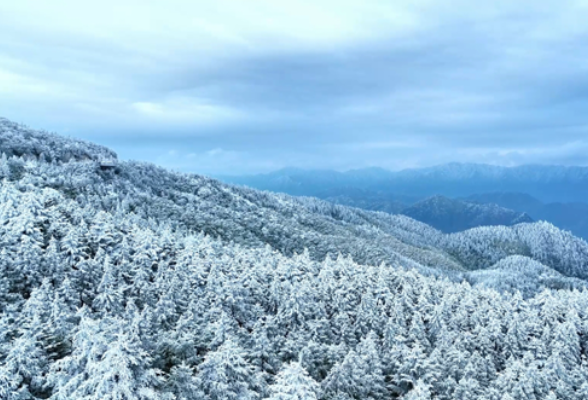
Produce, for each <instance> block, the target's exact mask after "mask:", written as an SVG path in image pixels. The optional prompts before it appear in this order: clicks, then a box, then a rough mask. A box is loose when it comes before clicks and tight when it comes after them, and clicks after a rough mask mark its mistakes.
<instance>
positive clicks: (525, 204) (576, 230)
mask: <svg viewBox="0 0 588 400" xmlns="http://www.w3.org/2000/svg"><path fill="white" fill-rule="evenodd" d="M466 200H468V201H472V202H476V203H479V204H488V203H493V204H498V205H500V206H502V207H507V208H510V209H513V210H516V211H519V212H525V213H529V214H531V215H533V216H534V217H535V218H536V219H541V220H545V221H549V222H551V223H553V224H554V225H556V226H558V227H559V228H561V229H565V230H569V231H571V232H572V233H573V234H574V235H576V236H579V237H582V238H584V239H586V238H588V203H586V202H585V200H584V202H572V203H566V202H563V203H562V202H555V203H547V204H545V203H543V202H541V201H539V200H538V199H536V198H534V197H532V196H530V195H528V194H524V193H516V192H514V193H504V192H493V193H480V194H476V195H472V196H468V197H467V198H466Z"/></svg>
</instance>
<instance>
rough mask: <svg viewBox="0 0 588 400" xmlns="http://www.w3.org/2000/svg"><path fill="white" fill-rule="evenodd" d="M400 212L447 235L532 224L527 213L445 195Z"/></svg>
mask: <svg viewBox="0 0 588 400" xmlns="http://www.w3.org/2000/svg"><path fill="white" fill-rule="evenodd" d="M401 213H402V214H404V215H407V216H409V217H411V218H414V219H416V220H418V221H421V222H424V223H426V224H429V225H431V226H433V227H435V228H437V229H439V230H441V231H443V232H448V233H451V232H459V231H465V230H467V229H470V228H475V227H478V226H491V225H506V226H509V225H516V224H519V223H523V222H532V221H533V220H532V219H531V217H529V215H527V214H526V213H520V212H516V211H513V210H509V209H507V208H504V207H500V206H498V205H496V204H476V203H470V202H466V201H463V200H456V199H449V198H447V197H444V196H434V197H430V198H428V199H425V200H422V201H419V202H417V203H415V204H413V205H412V206H410V207H407V208H404V209H403V210H402V211H401Z"/></svg>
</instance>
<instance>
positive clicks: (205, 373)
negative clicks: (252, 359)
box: [196, 339, 260, 400]
mask: <svg viewBox="0 0 588 400" xmlns="http://www.w3.org/2000/svg"><path fill="white" fill-rule="evenodd" d="M196 379H197V382H198V383H197V386H198V389H199V390H200V391H202V392H203V393H204V395H205V398H206V399H210V400H256V399H258V398H259V394H258V393H259V390H260V387H259V386H260V382H258V380H257V378H256V376H255V373H254V369H253V367H252V366H251V364H249V363H248V362H247V361H246V358H245V353H244V352H243V350H242V349H241V348H240V347H239V346H238V345H237V344H236V343H235V341H234V340H232V339H227V340H225V342H224V343H223V344H222V345H221V346H220V347H219V348H218V349H216V350H214V351H211V352H209V353H208V354H207V355H206V357H205V359H204V362H203V363H202V364H200V365H199V366H198V375H197V377H196Z"/></svg>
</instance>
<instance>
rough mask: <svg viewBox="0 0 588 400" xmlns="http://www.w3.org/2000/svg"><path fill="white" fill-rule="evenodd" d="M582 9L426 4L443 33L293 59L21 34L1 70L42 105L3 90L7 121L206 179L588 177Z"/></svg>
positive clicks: (251, 43)
mask: <svg viewBox="0 0 588 400" xmlns="http://www.w3.org/2000/svg"><path fill="white" fill-rule="evenodd" d="M497 4H498V3H497ZM571 4H572V3H567V2H564V3H557V4H556V3H555V2H550V3H549V4H547V5H546V4H541V5H536V4H535V3H534V2H529V3H527V2H524V3H521V4H520V5H513V4H512V3H508V2H505V3H504V4H502V7H504V10H503V11H499V12H498V11H495V10H493V9H492V8H491V7H490V8H488V7H487V8H483V7H482V8H480V9H475V8H471V6H468V5H467V4H466V3H460V2H456V3H455V4H454V5H453V8H452V9H451V10H441V12H440V10H438V9H436V8H435V7H432V6H430V5H427V4H425V5H424V6H423V7H424V9H423V10H422V13H423V15H425V14H426V15H427V17H428V16H429V15H433V14H434V15H435V16H436V18H434V19H433V20H432V22H431V20H430V18H429V19H427V18H423V21H424V22H423V26H420V27H419V29H415V30H409V31H407V32H405V33H403V34H397V33H394V32H387V31H386V30H382V31H374V32H376V33H377V35H372V36H370V37H369V38H368V39H366V38H362V39H361V40H350V39H349V38H346V40H347V42H346V41H343V42H337V43H336V44H335V43H333V45H332V46H328V45H322V46H315V45H313V44H312V43H311V42H308V43H306V42H305V43H303V44H301V45H298V44H297V45H296V46H294V45H292V46H286V47H285V48H283V49H280V48H279V46H275V45H272V46H266V45H265V43H264V38H263V36H261V39H259V37H258V36H256V37H257V41H255V40H251V37H253V36H252V35H251V34H249V36H247V35H246V34H244V35H245V36H243V38H241V37H238V38H237V39H239V40H237V39H235V40H232V41H231V43H229V44H227V43H224V44H223V42H222V40H220V39H218V38H216V39H214V40H213V41H212V42H211V44H210V45H206V46H204V45H202V44H201V43H196V44H197V45H198V46H200V47H202V49H200V47H198V46H197V45H196V44H192V43H191V42H190V40H188V39H186V40H182V41H179V42H173V43H172V42H170V46H169V48H167V47H166V46H165V44H166V41H165V40H167V39H166V36H164V37H163V39H160V40H155V41H154V42H153V45H152V46H150V45H149V38H151V36H149V37H141V36H140V37H139V39H137V41H135V42H133V41H127V40H121V41H120V42H117V41H116V40H113V38H112V37H109V36H104V37H101V36H99V35H98V36H96V35H92V34H88V33H87V32H85V33H80V34H79V35H76V34H75V32H74V33H72V35H68V34H67V33H64V32H57V33H55V32H53V33H51V34H49V33H48V34H46V35H45V34H44V33H45V32H42V31H34V30H33V31H28V30H27V29H28V27H20V26H18V24H14V23H13V24H12V25H11V26H9V27H4V28H0V60H5V61H6V62H5V63H4V64H3V65H4V66H5V68H8V70H9V72H15V73H18V74H23V76H24V78H22V79H23V82H25V83H22V82H17V83H18V84H17V83H14V87H15V89H14V90H17V88H21V87H22V88H25V89H26V90H29V89H30V90H31V92H30V94H27V93H24V94H23V93H10V92H6V91H4V92H2V89H0V95H1V96H0V107H1V108H2V110H5V111H4V112H5V116H6V117H9V118H14V119H17V120H19V121H21V122H25V123H30V124H31V125H34V126H36V127H44V128H47V129H50V130H58V131H62V132H65V133H67V134H72V135H77V136H81V137H84V138H87V139H91V140H94V141H96V142H100V143H104V144H107V145H110V146H111V147H113V148H114V149H115V150H118V151H119V152H120V153H121V155H123V157H129V158H136V159H146V160H151V161H156V162H160V163H162V164H164V165H167V166H172V167H174V168H179V169H182V170H186V171H188V170H192V171H195V172H207V173H217V172H218V173H227V172H231V171H230V170H238V171H245V172H256V171H258V170H268V169H272V168H274V167H275V168H280V167H284V166H288V165H291V166H302V167H312V168H322V167H324V168H338V169H347V168H355V167H363V166H376V165H377V166H382V167H387V168H401V167H404V166H411V167H413V166H421V165H423V166H424V165H431V164H434V163H441V162H448V161H487V162H490V163H497V164H505V165H512V164H518V163H524V162H538V163H541V162H544V163H560V164H566V163H567V164H588V156H583V155H582V154H583V152H582V151H578V150H577V149H584V148H585V142H584V140H586V138H587V137H588V132H587V130H588V78H586V77H587V76H588V65H586V64H585V62H584V61H583V60H585V59H586V57H588V48H586V46H585V45H584V43H586V41H585V39H586V38H588V29H586V28H581V26H580V25H577V24H575V21H576V19H577V16H575V15H574V12H572V11H573V8H572V6H571ZM427 7H431V9H427ZM497 7H498V8H500V5H498V6H497ZM462 8H463V10H462ZM568 9H569V10H572V11H567V10H568ZM554 10H557V11H558V12H557V13H556V14H557V15H555V16H553V18H552V14H554ZM193 11H194V12H196V11H198V10H197V9H195V10H193ZM172 16H173V15H172ZM556 17H557V18H556ZM131 22H132V21H131ZM300 29H302V28H300ZM2 33H9V34H4V35H3V34H2ZM256 35H257V34H256ZM153 37H155V36H153ZM172 37H174V35H171V34H170V37H169V38H172ZM169 38H168V39H169ZM121 39H125V38H121ZM195 40H196V39H195ZM202 40H204V41H205V42H206V40H208V39H202ZM211 40H212V39H211ZM272 40H273V38H272V37H271V36H270V35H269V34H268V36H267V41H268V42H271V41H272ZM281 40H286V42H285V43H286V44H288V41H287V39H284V38H282V39H281ZM241 42H243V43H247V46H245V45H241ZM235 43H236V44H235ZM276 43H278V42H276ZM217 46H218V48H216V47H217ZM2 71H3V69H2V65H0V83H1V82H2V79H3V78H2ZM25 78H26V79H30V82H29V81H25V80H24V79H25ZM19 79H20V78H19ZM8 83H13V82H12V81H9V82H8ZM19 85H20V86H19ZM27 85H28V86H27ZM43 85H46V90H44V91H40V89H39V88H40V87H43ZM35 90H37V92H38V93H36V92H35ZM541 148H554V149H563V150H561V151H555V152H554V151H551V152H549V151H542V150H537V149H541ZM177 149H182V151H180V152H179V153H177V154H176V153H173V154H174V155H175V157H169V156H166V155H169V152H170V151H177ZM214 149H221V150H219V151H218V152H217V153H216V155H217V156H218V157H213V156H211V155H212V154H213V153H214V152H213V153H210V152H211V151H212V150H214ZM525 149H527V151H525ZM533 149H535V150H533ZM190 154H192V156H190V157H188V156H189V155H190ZM215 163H216V164H215Z"/></svg>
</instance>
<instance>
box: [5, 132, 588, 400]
mask: <svg viewBox="0 0 588 400" xmlns="http://www.w3.org/2000/svg"><path fill="white" fill-rule="evenodd" d="M12 126H13V128H11V131H10V141H7V142H6V143H21V144H20V145H19V146H20V147H19V150H18V151H19V152H22V153H21V154H22V157H18V156H17V155H16V154H17V153H15V152H14V151H13V150H11V149H10V148H9V147H8V148H5V149H7V150H6V152H5V154H6V153H7V152H11V151H13V152H12V153H10V154H11V155H10V156H7V155H4V156H2V157H0V182H1V185H0V243H1V247H0V397H1V398H3V399H4V398H6V399H8V400H16V399H18V400H22V399H46V398H51V399H85V398H95V399H98V398H99V399H125V400H126V399H170V400H171V399H207V400H219V399H235V400H236V399H251V400H253V399H255V400H257V399H272V400H274V399H284V398H297V397H296V396H297V395H298V398H310V399H321V400H322V399H324V400H331V399H348V400H349V399H366V400H367V399H375V400H380V399H381V400H383V399H389V398H402V399H411V398H412V399H415V398H416V399H419V400H420V399H422V398H425V399H432V398H437V399H447V400H449V399H472V398H476V399H484V400H501V398H502V396H503V394H508V395H510V396H519V394H520V393H522V391H523V390H529V388H531V389H530V390H532V392H533V393H534V395H535V398H537V399H550V397H549V396H552V398H553V396H556V398H566V399H572V400H576V399H577V400H580V399H583V398H586V395H588V384H587V383H586V382H587V379H586V377H588V369H587V366H586V363H584V362H583V361H582V360H583V359H584V357H586V356H588V354H587V353H586V349H587V348H588V341H587V340H588V330H587V329H588V328H587V327H588V313H587V312H586V310H588V296H587V294H586V292H585V290H584V288H585V281H584V279H587V278H588V244H587V243H586V242H585V241H583V240H581V239H578V238H575V237H574V236H572V235H571V234H569V233H567V232H563V231H560V230H559V229H557V228H555V227H554V226H553V225H550V224H548V223H544V222H542V223H523V224H518V225H515V226H513V227H482V228H475V229H470V230H467V231H464V232H458V233H454V234H444V233H442V232H440V231H438V230H436V229H434V228H432V227H430V226H428V225H425V224H423V223H420V222H417V221H415V220H413V219H411V218H409V217H406V216H401V215H390V214H387V213H381V212H370V211H364V210H360V209H355V208H349V207H344V206H341V205H335V204H332V203H328V202H325V201H322V200H318V199H314V198H307V197H302V198H295V197H291V196H288V195H276V194H272V193H269V192H260V191H257V190H253V189H247V188H241V187H235V186H231V185H226V184H223V183H221V182H219V181H216V180H213V179H209V178H205V177H202V176H198V175H191V174H180V173H175V172H170V171H166V170H164V169H162V168H158V167H155V166H153V165H150V164H145V163H137V162H126V161H119V162H117V164H116V166H115V167H113V168H111V169H107V170H103V169H101V168H100V167H99V165H100V163H99V160H100V159H101V158H102V157H103V156H104V155H106V154H108V155H109V157H110V158H114V154H113V153H111V152H110V151H108V150H106V151H105V150H103V148H101V147H99V146H96V147H95V148H96V149H97V150H96V152H95V153H94V152H93V149H94V147H92V146H93V145H88V146H87V147H84V146H85V145H84V144H83V143H82V142H80V143H79V144H76V145H75V146H80V147H81V148H83V149H85V150H83V151H87V152H88V157H86V156H83V157H70V158H67V157H65V156H64V157H63V158H60V159H58V160H51V161H49V160H47V158H46V157H45V156H43V155H44V154H51V153H52V154H62V149H60V148H59V147H58V146H60V143H62V142H61V141H63V143H64V145H65V146H66V147H67V146H72V143H74V142H75V141H70V140H69V139H61V138H59V137H58V136H55V135H50V134H41V133H35V132H32V133H33V136H28V135H30V134H31V131H30V130H29V129H26V128H22V129H21V128H20V127H19V126H18V125H12ZM5 134H6V132H5V131H3V132H2V133H0V138H2V139H3V136H4V135H5ZM35 135H36V136H35ZM29 137H34V138H35V139H34V140H32V141H31V142H30V143H31V146H32V148H31V149H29V148H28V147H27V144H28V143H29V142H28V141H27V140H28V138H29ZM3 143H4V142H3ZM22 143H24V146H23V145H22ZM3 151H4V150H3ZM570 289H573V290H570ZM287 396H290V397H287ZM415 396H420V397H415ZM514 398H517V397H514ZM518 398H520V396H519V397H518Z"/></svg>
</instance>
